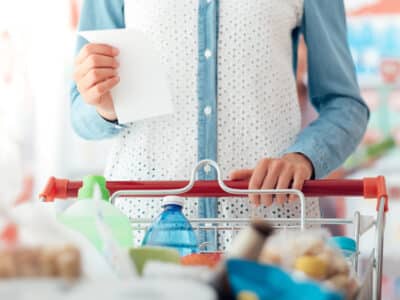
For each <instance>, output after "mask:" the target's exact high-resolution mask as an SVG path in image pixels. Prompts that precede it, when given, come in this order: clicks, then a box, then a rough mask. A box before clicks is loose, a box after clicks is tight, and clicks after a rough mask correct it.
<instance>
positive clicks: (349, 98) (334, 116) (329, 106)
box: [285, 0, 369, 178]
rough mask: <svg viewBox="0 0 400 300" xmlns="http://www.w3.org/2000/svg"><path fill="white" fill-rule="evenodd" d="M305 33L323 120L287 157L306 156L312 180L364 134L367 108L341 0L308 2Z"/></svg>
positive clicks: (325, 172)
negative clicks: (358, 80)
mask: <svg viewBox="0 0 400 300" xmlns="http://www.w3.org/2000/svg"><path fill="white" fill-rule="evenodd" d="M301 31H302V33H303V35H304V38H305V41H306V44H307V49H308V83H309V95H310V100H311V102H312V104H313V106H314V107H315V108H316V110H317V111H318V112H319V118H318V119H317V120H316V121H314V122H313V123H311V124H310V125H309V126H308V127H307V128H305V129H304V130H303V131H302V132H300V134H299V135H298V136H297V138H296V141H295V143H294V144H293V145H292V146H291V147H290V148H289V149H287V150H286V151H285V153H291V152H297V153H302V154H304V155H305V156H307V157H308V158H309V159H310V160H311V162H312V164H313V166H314V177H315V178H322V177H325V176H326V175H328V174H329V173H330V172H331V171H333V170H334V169H336V168H337V167H339V166H340V165H341V164H342V163H343V162H344V160H346V158H347V157H348V156H349V155H350V154H351V153H352V152H353V151H354V150H355V148H356V147H357V145H358V144H359V143H360V141H361V138H362V137H363V135H364V132H365V130H366V127H367V124H368V119H369V109H368V107H367V106H366V104H365V103H364V101H363V100H362V99H361V96H360V89H359V87H358V83H357V79H356V74H355V68H354V63H353V60H352V57H351V54H350V50H349V46H348V42H347V28H346V17H345V10H344V4H343V0H305V2H304V17H303V23H302V28H301Z"/></svg>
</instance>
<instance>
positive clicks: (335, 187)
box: [40, 176, 389, 212]
mask: <svg viewBox="0 0 400 300" xmlns="http://www.w3.org/2000/svg"><path fill="white" fill-rule="evenodd" d="M188 183H189V181H108V182H107V188H108V189H109V191H110V193H111V194H113V193H115V192H117V191H127V190H169V189H179V188H183V187H185V186H186V185H187V184H188ZM224 183H225V184H226V185H227V186H228V187H230V188H235V189H248V185H249V182H248V181H224ZM81 187H82V181H69V180H67V179H57V178H55V177H51V178H50V179H49V180H48V182H47V185H46V187H45V189H44V191H43V192H42V193H41V194H40V198H41V199H42V201H45V202H52V201H54V199H55V198H57V199H66V198H75V197H77V195H78V190H79V189H80V188H81ZM302 192H303V193H304V195H305V196H307V197H322V196H346V197H357V196H358V197H364V198H366V199H377V200H378V207H379V204H380V202H381V201H385V212H386V211H388V209H389V205H388V195H387V192H386V183H385V178H384V177H383V176H379V177H376V178H365V179H362V180H349V179H323V180H308V181H306V182H305V183H304V186H303V189H302ZM161 196H162V195H146V196H140V197H161ZM181 196H183V197H238V195H233V194H229V193H227V192H225V191H224V190H222V189H221V187H220V186H219V183H218V181H213V180H207V181H196V182H195V184H194V186H193V188H192V189H191V190H190V191H188V192H186V193H184V194H182V195H181ZM239 196H246V195H239ZM131 197H132V196H131Z"/></svg>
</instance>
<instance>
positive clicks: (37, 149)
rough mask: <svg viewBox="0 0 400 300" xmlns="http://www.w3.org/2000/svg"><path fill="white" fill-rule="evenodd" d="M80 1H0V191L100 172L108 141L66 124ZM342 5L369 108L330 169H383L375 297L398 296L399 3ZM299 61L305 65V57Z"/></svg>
mask: <svg viewBox="0 0 400 300" xmlns="http://www.w3.org/2000/svg"><path fill="white" fill-rule="evenodd" d="M80 2H81V1H80V0H57V1H54V0H36V1H29V0H13V1H9V0H0V138H1V144H0V145H1V146H0V149H1V150H0V161H1V159H2V160H3V161H5V162H6V163H7V164H8V165H9V168H8V169H9V170H13V171H8V172H9V173H4V172H3V171H1V173H0V176H1V178H0V181H1V182H2V184H1V185H0V197H3V198H6V197H8V198H10V197H12V198H13V199H17V201H23V200H24V199H29V198H33V197H34V195H36V194H37V192H38V190H39V189H40V187H42V186H43V184H44V182H45V181H46V179H47V177H49V175H55V176H58V177H66V178H81V177H82V176H83V175H85V174H88V173H102V169H103V166H104V164H105V157H107V152H108V149H109V146H110V141H104V142H96V143H93V142H86V141H83V140H81V139H79V138H78V137H77V136H75V135H74V134H73V132H72V129H71V125H70V123H69V99H68V91H69V83H70V79H71V74H72V64H73V53H74V47H75V30H76V26H77V20H78V16H79V7H80V4H81V3H80ZM346 7H347V10H348V38H349V43H350V47H351V51H352V54H353V57H354V60H355V63H356V69H357V73H358V77H359V82H360V85H361V88H362V93H363V96H364V99H365V100H366V101H367V102H368V104H369V106H370V108H371V110H372V115H371V121H370V126H369V130H368V132H367V134H366V136H365V138H364V141H363V144H362V145H361V146H360V148H359V149H358V151H357V152H356V153H355V154H354V156H353V157H352V158H350V159H349V161H348V162H347V163H346V164H345V165H344V166H343V168H342V169H340V170H338V171H337V172H335V173H334V174H332V175H331V176H332V177H345V176H347V177H364V176H375V175H377V174H383V175H385V176H386V178H387V180H388V183H389V187H390V196H391V200H392V205H391V212H390V214H389V218H388V221H387V232H386V241H387V242H386V244H385V246H386V250H385V273H386V280H385V282H384V285H385V293H386V294H385V297H384V299H400V271H399V270H400V218H399V217H398V216H400V202H399V204H398V203H397V201H398V200H399V199H400V159H399V157H400V151H399V147H398V145H400V1H399V0H347V1H346ZM303 50H304V51H301V52H300V53H303V54H304V52H305V51H306V50H305V49H303ZM300 55H302V54H300ZM300 60H301V59H300ZM301 61H302V62H303V65H304V66H305V64H306V61H304V60H301ZM299 73H300V75H299V83H298V86H299V98H300V101H302V107H303V112H304V123H305V124H306V123H307V122H308V121H309V120H311V119H312V118H313V117H314V116H315V113H313V111H312V109H311V108H310V107H309V106H308V105H307V104H306V102H304V101H306V99H307V87H306V81H305V80H303V78H305V76H304V75H305V74H303V69H302V68H301V67H300V70H299ZM4 158H6V159H4ZM6 190H7V191H6ZM0 201H1V199H0ZM323 202H324V207H325V211H326V216H344V215H351V214H353V212H354V210H356V209H357V210H361V211H362V212H365V213H372V212H373V210H374V203H372V202H366V201H362V200H355V201H353V202H347V203H346V202H344V201H343V199H323ZM333 230H336V231H338V230H342V229H341V228H333ZM371 243H373V237H366V238H365V241H364V243H363V244H364V246H365V247H367V248H369V247H370V244H371Z"/></svg>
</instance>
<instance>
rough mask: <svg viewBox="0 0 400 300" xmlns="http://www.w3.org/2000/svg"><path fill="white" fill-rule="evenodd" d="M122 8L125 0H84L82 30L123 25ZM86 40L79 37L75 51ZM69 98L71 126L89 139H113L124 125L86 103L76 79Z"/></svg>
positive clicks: (81, 20)
mask: <svg viewBox="0 0 400 300" xmlns="http://www.w3.org/2000/svg"><path fill="white" fill-rule="evenodd" d="M123 8H124V1H123V0H112V1H110V0H84V2H83V7H82V12H81V19H80V23H79V30H95V29H112V28H124V27H125V20H124V11H123ZM86 43H87V41H86V40H84V39H83V38H81V37H78V41H77V51H76V53H78V52H79V50H80V49H81V48H82V47H83V46H84V45H85V44H86ZM70 98H71V122H72V127H73V128H74V130H75V132H76V133H77V134H78V135H79V136H81V137H82V138H84V139H88V140H99V139H105V138H110V137H113V136H115V135H116V134H118V133H119V132H120V131H121V129H122V128H123V127H122V126H119V125H118V124H115V123H113V122H108V121H106V120H105V119H103V118H102V117H101V116H100V115H99V114H98V113H97V111H96V109H95V108H94V107H93V106H91V105H88V104H86V103H85V102H84V101H83V99H82V97H81V95H80V93H79V91H78V89H77V87H76V84H75V82H73V83H72V86H71V91H70Z"/></svg>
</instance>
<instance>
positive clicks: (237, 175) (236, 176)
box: [229, 169, 253, 180]
mask: <svg viewBox="0 0 400 300" xmlns="http://www.w3.org/2000/svg"><path fill="white" fill-rule="evenodd" d="M252 174H253V169H242V170H235V171H233V172H231V174H229V178H230V179H231V180H245V179H250V178H251V175H252Z"/></svg>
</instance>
